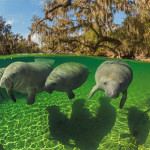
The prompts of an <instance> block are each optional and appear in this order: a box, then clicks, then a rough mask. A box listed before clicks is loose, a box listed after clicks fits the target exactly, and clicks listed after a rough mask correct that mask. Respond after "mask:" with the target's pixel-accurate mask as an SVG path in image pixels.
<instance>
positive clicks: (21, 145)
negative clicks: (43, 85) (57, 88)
mask: <svg viewBox="0 0 150 150" xmlns="http://www.w3.org/2000/svg"><path fill="white" fill-rule="evenodd" d="M50 58H51V59H55V61H56V62H55V64H54V67H56V66H57V65H59V64H61V63H63V62H68V61H73V62H79V63H82V64H84V65H86V66H87V67H88V68H89V71H90V72H91V73H90V75H89V77H88V79H87V81H86V82H85V83H84V84H83V85H82V86H81V87H79V88H78V89H76V90H74V93H75V98H74V99H72V100H69V99H68V97H67V95H66V93H63V92H53V93H52V94H49V93H46V92H42V93H40V94H37V96H36V102H35V104H33V105H31V106H30V105H27V100H26V98H27V96H26V95H21V94H19V93H14V95H15V96H16V98H17V102H16V103H14V102H13V101H12V100H10V98H8V96H7V94H6V92H5V90H4V89H2V92H3V95H4V97H5V99H4V100H3V99H1V98H0V150H3V149H4V150H150V133H149V130H150V64H147V63H138V62H133V61H128V62H127V63H128V64H129V65H130V66H131V68H132V69H133V81H132V83H131V85H130V86H129V88H128V96H127V101H126V103H125V106H124V108H123V109H119V103H120V99H121V96H122V95H121V94H120V96H119V98H117V99H110V98H107V97H105V95H104V92H102V91H98V92H96V93H95V94H94V96H93V97H92V98H91V99H90V100H88V94H89V92H90V90H91V89H92V87H93V86H94V85H95V79H94V75H95V71H96V69H97V67H98V66H99V65H100V64H101V63H102V62H103V61H105V59H98V58H88V57H71V56H68V57H50ZM14 61H26V62H28V61H34V58H33V57H30V58H29V57H28V58H13V59H6V60H3V59H0V68H1V67H6V66H7V65H9V64H10V63H11V62H14Z"/></svg>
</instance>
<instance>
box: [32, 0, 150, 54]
mask: <svg viewBox="0 0 150 150" xmlns="http://www.w3.org/2000/svg"><path fill="white" fill-rule="evenodd" d="M44 2H45V3H44V5H43V6H44V9H43V12H44V13H45V17H44V18H39V17H37V16H34V18H33V20H32V27H31V34H34V33H35V32H36V33H38V34H40V36H41V39H42V42H43V43H44V46H47V48H49V49H51V50H52V51H56V52H58V51H60V50H62V51H63V50H66V49H70V50H72V45H75V44H76V46H75V48H78V49H80V48H81V47H82V48H84V49H85V50H86V51H88V53H89V54H94V53H95V52H96V51H97V50H98V49H99V48H100V47H103V48H105V49H106V48H107V49H108V50H110V51H112V52H113V53H114V55H115V56H117V55H118V51H117V50H116V49H117V48H118V47H119V46H120V45H121V44H122V43H121V41H120V40H119V39H117V38H114V37H112V34H111V32H112V31H113V30H115V29H117V28H118V26H117V25H115V24H114V23H113V16H114V14H115V13H116V11H124V12H125V13H126V14H127V15H128V16H137V15H139V14H140V15H141V19H143V18H145V17H146V16H147V15H148V16H149V11H148V10H149V6H150V5H149V4H150V2H149V1H147V0H138V1H136V0H107V1H104V0H65V1H64V0H51V1H50V0H45V1H44ZM89 31H90V32H93V34H94V37H95V38H94V39H90V38H88V39H87V34H86V33H88V32H89ZM48 43H49V44H48ZM78 45H80V46H79V47H78Z"/></svg>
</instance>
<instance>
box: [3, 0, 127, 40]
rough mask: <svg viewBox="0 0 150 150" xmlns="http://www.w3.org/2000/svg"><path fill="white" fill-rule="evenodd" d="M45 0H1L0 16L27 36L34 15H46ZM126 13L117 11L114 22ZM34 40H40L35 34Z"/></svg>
mask: <svg viewBox="0 0 150 150" xmlns="http://www.w3.org/2000/svg"><path fill="white" fill-rule="evenodd" d="M42 1H43V0H0V16H3V18H5V21H6V23H7V24H10V25H11V26H12V32H14V33H15V34H17V33H20V34H21V35H23V36H24V38H27V36H28V34H29V33H30V30H29V29H28V27H31V19H32V17H33V16H34V15H37V16H39V17H44V13H42V12H41V8H42ZM125 17H126V16H125V14H124V13H121V12H119V13H117V14H116V15H115V18H114V22H115V23H117V24H121V22H122V21H123V19H124V18H125ZM32 40H33V41H38V37H37V36H36V35H34V36H33V37H32Z"/></svg>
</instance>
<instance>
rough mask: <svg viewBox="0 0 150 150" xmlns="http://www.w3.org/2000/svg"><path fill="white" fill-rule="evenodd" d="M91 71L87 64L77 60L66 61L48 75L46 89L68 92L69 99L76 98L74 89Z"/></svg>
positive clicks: (48, 90)
mask: <svg viewBox="0 0 150 150" xmlns="http://www.w3.org/2000/svg"><path fill="white" fill-rule="evenodd" d="M88 75H89V71H88V69H87V67H86V66H84V65H82V64H80V63H76V62H66V63H63V64H61V65H59V66H57V67H56V68H55V69H54V70H53V71H52V72H51V73H50V75H49V76H48V77H47V79H46V83H45V87H44V89H45V91H47V92H49V93H52V92H53V91H54V90H55V91H60V92H66V93H67V95H68V98H69V99H72V98H74V96H75V95H74V93H73V91H72V90H74V89H77V88H78V87H80V86H81V85H82V84H83V83H84V82H85V81H86V79H87V78H88Z"/></svg>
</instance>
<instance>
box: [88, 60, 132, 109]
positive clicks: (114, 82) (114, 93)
mask: <svg viewBox="0 0 150 150" xmlns="http://www.w3.org/2000/svg"><path fill="white" fill-rule="evenodd" d="M132 78H133V73H132V69H131V67H130V66H129V65H128V64H127V63H125V62H123V61H121V60H108V61H105V62H103V63H102V64H101V65H100V66H99V67H98V68H97V71H96V73H95V81H96V85H95V86H94V87H93V89H92V90H91V92H90V94H89V98H91V97H92V96H93V94H94V93H95V92H96V91H98V90H102V91H104V92H105V95H106V96H107V97H109V98H117V97H118V96H119V94H120V93H122V94H123V96H122V99H121V102H120V108H123V106H124V104H125V101H126V98H127V89H128V86H129V85H130V83H131V82H132Z"/></svg>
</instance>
